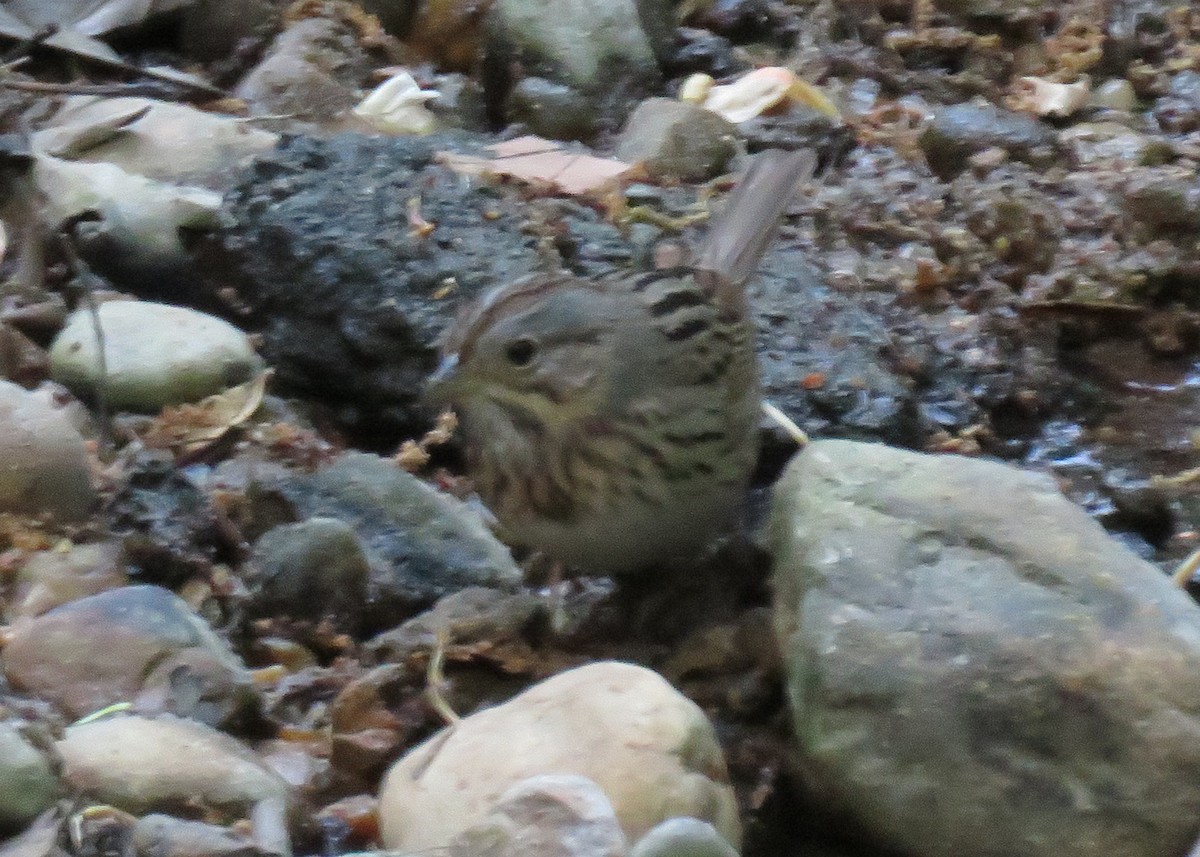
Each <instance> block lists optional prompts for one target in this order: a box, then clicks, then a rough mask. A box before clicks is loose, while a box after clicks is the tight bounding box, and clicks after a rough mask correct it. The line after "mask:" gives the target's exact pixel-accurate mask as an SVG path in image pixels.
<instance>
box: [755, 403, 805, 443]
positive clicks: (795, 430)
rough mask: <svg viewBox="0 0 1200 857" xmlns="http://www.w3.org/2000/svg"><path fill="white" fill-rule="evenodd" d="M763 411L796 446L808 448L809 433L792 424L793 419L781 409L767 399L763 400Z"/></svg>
mask: <svg viewBox="0 0 1200 857" xmlns="http://www.w3.org/2000/svg"><path fill="white" fill-rule="evenodd" d="M762 411H763V413H764V414H766V415H767V418H768V419H770V420H771V422H773V423H775V424H776V425H777V426H779V427H780V428H782V429H783V430H784V431H785V432H787V433H788V436H789V437H790V438H791V439H792V440H794V441H795V442H796V446H799V447H802V448H803V447H805V446H808V433H807V432H806V431H804V429H802V428H800V426H798V425H796V424H795V423H794V422H792V418H791V417H789V416H788V415H787V414H785V413H784V412H783V411H781V410H779V408H777V407H775V406H774V405H772V404H771V403H770V402H768V401H767V400H766V399H763V403H762Z"/></svg>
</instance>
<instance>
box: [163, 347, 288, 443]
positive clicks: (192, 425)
mask: <svg viewBox="0 0 1200 857" xmlns="http://www.w3.org/2000/svg"><path fill="white" fill-rule="evenodd" d="M272 374H273V373H272V371H271V370H270V369H268V370H266V371H264V372H261V373H259V375H258V376H257V377H256V378H253V379H252V380H250V381H247V382H246V383H245V384H239V385H238V386H236V387H230V388H229V389H228V390H225V391H223V392H220V393H217V394H216V395H214V396H209V397H208V398H207V399H204V400H202V401H200V402H197V403H195V404H188V405H177V406H174V407H166V408H163V410H162V412H161V413H160V414H159V415H158V416H157V417H155V418H154V421H153V422H152V423H151V425H150V428H149V429H148V430H147V431H146V433H145V434H144V435H142V442H143V443H145V444H146V446H148V447H150V448H152V449H169V450H171V451H172V452H174V453H175V454H176V455H177V456H191V455H195V454H196V453H198V452H202V451H204V450H205V449H207V448H208V447H210V446H212V445H213V444H214V443H216V442H217V441H218V440H220V439H221V438H223V437H224V436H225V435H226V434H227V433H228V432H229V431H230V430H231V429H233V428H234V427H236V426H239V425H241V424H242V423H244V422H245V421H246V420H248V419H250V417H251V416H252V415H253V414H254V412H255V411H257V410H258V407H259V405H261V404H262V399H263V394H264V393H265V392H266V387H267V381H268V380H270V378H271V375H272Z"/></svg>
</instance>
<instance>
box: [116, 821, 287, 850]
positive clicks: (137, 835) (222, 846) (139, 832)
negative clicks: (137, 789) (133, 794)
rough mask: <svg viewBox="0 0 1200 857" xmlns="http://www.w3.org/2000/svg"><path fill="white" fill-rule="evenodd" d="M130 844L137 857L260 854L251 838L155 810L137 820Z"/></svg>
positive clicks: (226, 829)
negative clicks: (162, 813) (158, 812)
mask: <svg viewBox="0 0 1200 857" xmlns="http://www.w3.org/2000/svg"><path fill="white" fill-rule="evenodd" d="M132 844H133V847H134V849H135V851H136V852H137V855H138V857H256V855H259V854H262V853H263V851H262V850H261V849H259V848H257V847H255V844H254V842H253V840H251V839H248V838H247V837H246V836H244V835H241V834H239V833H236V832H234V831H233V830H229V829H228V828H225V827H219V826H217V825H215V824H205V823H203V822H200V821H184V820H183V819H181V818H174V817H172V816H169V815H159V814H157V813H154V814H151V815H147V816H144V817H143V818H139V819H138V821H137V824H135V825H134V828H133V836H132Z"/></svg>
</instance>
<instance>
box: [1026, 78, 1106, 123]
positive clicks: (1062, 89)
mask: <svg viewBox="0 0 1200 857" xmlns="http://www.w3.org/2000/svg"><path fill="white" fill-rule="evenodd" d="M1017 87H1018V88H1017V95H1016V100H1017V106H1018V109H1021V110H1028V111H1030V112H1031V113H1036V114H1037V115H1038V116H1070V115H1071V114H1072V113H1076V112H1078V111H1079V110H1081V109H1083V108H1084V107H1086V106H1087V103H1088V97H1089V96H1090V95H1091V90H1092V84H1091V81H1090V80H1089V79H1088V77H1087V76H1086V75H1085V76H1083V77H1082V78H1080V79H1079V80H1077V81H1075V82H1074V83H1057V82H1055V81H1053V80H1046V79H1045V78H1043V77H1023V78H1021V79H1020V80H1019V81H1018V83H1017Z"/></svg>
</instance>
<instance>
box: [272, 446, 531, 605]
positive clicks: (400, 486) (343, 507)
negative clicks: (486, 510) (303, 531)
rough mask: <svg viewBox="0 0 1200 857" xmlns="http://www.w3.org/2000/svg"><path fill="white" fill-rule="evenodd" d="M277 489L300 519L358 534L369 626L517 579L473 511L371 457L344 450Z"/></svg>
mask: <svg viewBox="0 0 1200 857" xmlns="http://www.w3.org/2000/svg"><path fill="white" fill-rule="evenodd" d="M281 490H282V491H283V493H284V494H285V496H287V497H288V499H289V500H291V502H292V503H293V505H294V506H295V507H296V508H297V509H298V510H299V511H300V513H301V515H303V516H304V517H314V516H324V517H333V518H338V519H340V520H342V521H344V522H346V523H347V524H349V525H350V526H351V527H352V528H353V529H354V531H355V532H356V533H357V534H358V539H359V540H360V541H361V543H362V546H363V550H364V551H365V552H366V556H367V559H368V561H369V562H370V565H371V605H370V612H369V616H368V617H367V622H368V624H369V625H372V626H375V627H379V626H380V624H382V626H383V627H388V626H389V625H394V624H395V623H396V622H397V621H398V620H399V619H400V618H407V617H408V616H411V615H412V614H413V613H414V612H416V611H417V610H419V609H421V608H423V607H427V606H428V605H430V604H432V603H433V602H434V601H435V600H436V599H437V598H438V597H440V596H442V595H445V594H447V593H449V592H454V591H456V590H459V589H463V588H465V587H468V586H485V587H496V588H500V589H512V588H514V587H516V586H518V585H519V584H520V582H521V580H522V574H521V570H520V569H519V568H518V567H517V565H516V563H515V562H513V558H512V555H511V554H510V553H509V551H508V548H506V547H505V546H504V545H502V544H501V543H500V542H499V541H498V540H497V539H496V537H495V536H494V535H492V533H491V531H489V530H488V528H487V526H486V525H485V524H484V522H483V519H482V518H481V517H480V515H479V513H478V512H477V511H475V510H473V509H471V508H470V507H468V506H467V505H466V504H465V503H462V502H461V501H459V500H456V499H455V498H453V497H451V496H449V495H448V494H443V493H441V492H439V491H436V490H435V489H433V488H431V487H430V486H429V485H426V484H425V483H424V482H422V481H421V480H420V479H417V478H416V477H415V476H413V475H412V474H410V473H407V472H405V471H403V470H401V469H400V468H399V467H397V466H396V465H395V464H394V463H392V462H391V461H388V460H386V459H383V458H379V457H378V456H375V455H368V454H366V453H354V452H351V453H346V454H344V455H343V456H342V457H341V458H339V459H338V460H337V461H336V462H334V463H333V464H332V465H330V466H329V467H326V468H324V469H323V470H320V471H318V472H316V473H314V474H312V475H305V476H298V477H296V478H295V479H293V480H291V481H290V482H288V483H286V484H284V485H282V486H281Z"/></svg>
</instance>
